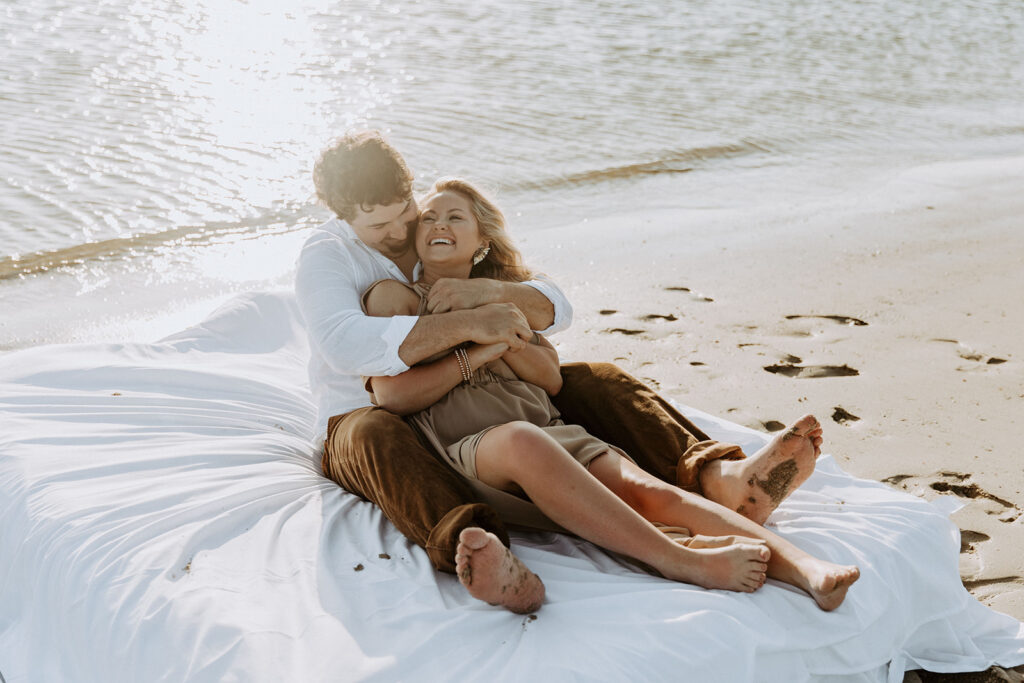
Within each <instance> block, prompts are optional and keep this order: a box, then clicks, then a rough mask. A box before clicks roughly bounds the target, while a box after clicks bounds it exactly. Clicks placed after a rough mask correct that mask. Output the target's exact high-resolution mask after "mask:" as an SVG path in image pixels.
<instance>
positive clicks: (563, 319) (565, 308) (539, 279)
mask: <svg viewBox="0 0 1024 683" xmlns="http://www.w3.org/2000/svg"><path fill="white" fill-rule="evenodd" d="M523 284H524V285H529V286H530V287H533V288H534V289H536V290H537V291H538V292H540V293H541V294H543V295H544V296H546V297H547V298H548V301H550V302H551V303H552V305H554V307H555V319H554V322H552V323H551V327H549V328H547V329H546V330H537V332H539V333H540V334H543V335H544V336H545V337H550V336H551V335H553V334H555V333H556V332H562V331H564V330H567V329H569V325H571V324H572V304H570V303H569V299H568V298H567V297H566V296H565V294H564V293H563V292H562V290H561V289H560V288H559V287H558V285H556V284H555V283H554V281H553V280H552V279H551V278H549V277H548V276H546V275H540V274H537V275H534V276H533V279H532V280H527V281H526V282H524V283H523Z"/></svg>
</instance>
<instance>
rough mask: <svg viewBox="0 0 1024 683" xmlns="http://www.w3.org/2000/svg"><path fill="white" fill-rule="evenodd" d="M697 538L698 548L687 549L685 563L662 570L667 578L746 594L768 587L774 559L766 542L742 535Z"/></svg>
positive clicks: (678, 563)
mask: <svg viewBox="0 0 1024 683" xmlns="http://www.w3.org/2000/svg"><path fill="white" fill-rule="evenodd" d="M694 538H695V539H700V540H697V541H696V542H695V543H696V545H697V546H698V547H697V548H694V547H692V546H688V547H686V548H685V550H686V552H687V553H688V555H687V556H684V557H683V558H682V561H677V562H676V563H675V564H672V565H670V566H668V567H661V568H659V571H660V572H661V574H662V575H663V576H664V577H665V578H667V579H672V580H674V581H682V582H684V583H692V584H696V585H698V586H703V587H704V588H720V589H724V590H731V591H739V592H742V593H753V592H754V591H756V590H757V589H758V588H760V587H761V586H763V585H764V582H765V580H766V578H767V572H768V560H769V559H770V558H771V551H770V550H769V549H768V546H767V544H765V542H764V541H761V540H758V539H756V538H740V537H738V536H737V537H733V536H700V537H696V536H695V537H694ZM734 540H735V541H738V542H734ZM704 544H707V545H704Z"/></svg>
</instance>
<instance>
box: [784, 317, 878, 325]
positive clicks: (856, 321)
mask: <svg viewBox="0 0 1024 683" xmlns="http://www.w3.org/2000/svg"><path fill="white" fill-rule="evenodd" d="M800 318H818V319H819V320H831V321H832V322H835V323H839V324H840V325H849V326H851V327H867V323H866V322H864V321H863V320H861V319H860V318H852V317H850V316H848V315H787V316H786V320H799V319H800Z"/></svg>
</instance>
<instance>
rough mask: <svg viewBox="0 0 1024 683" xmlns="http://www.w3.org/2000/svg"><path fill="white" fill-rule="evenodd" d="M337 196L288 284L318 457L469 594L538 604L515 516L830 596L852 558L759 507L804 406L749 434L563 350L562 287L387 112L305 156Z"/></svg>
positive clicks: (772, 503)
mask: <svg viewBox="0 0 1024 683" xmlns="http://www.w3.org/2000/svg"><path fill="white" fill-rule="evenodd" d="M314 180H315V183H316V188H317V194H318V196H319V198H320V199H321V201H323V202H324V203H325V204H326V205H327V206H328V207H329V208H330V209H331V210H332V211H334V213H335V214H336V215H337V218H334V219H332V220H330V221H328V222H327V223H325V224H323V225H322V226H320V227H319V228H318V229H316V230H315V231H314V233H313V235H312V236H311V237H310V238H309V240H308V241H307V242H306V244H305V246H304V247H303V250H302V254H301V256H300V257H299V264H298V272H297V276H296V293H297V298H298V302H299V306H300V309H301V311H302V315H303V317H304V319H305V322H306V326H307V330H308V332H309V335H310V349H311V354H312V357H311V360H310V380H311V387H312V389H313V392H314V395H315V397H316V399H317V401H318V409H319V427H320V429H321V431H322V435H323V437H324V455H323V460H322V466H323V471H324V474H325V475H326V476H328V477H330V478H331V479H332V480H334V481H335V482H337V483H338V484H339V485H341V486H342V487H344V488H345V489H347V490H348V491H350V492H352V493H355V494H357V495H359V496H361V497H363V498H365V499H367V500H369V501H371V502H373V503H375V504H377V505H378V506H380V508H381V509H382V510H383V512H384V514H385V515H386V516H387V517H388V519H390V520H391V521H392V523H394V524H395V526H396V527H397V528H398V529H399V530H400V531H401V532H402V533H404V534H405V535H406V536H407V537H408V538H409V539H410V540H411V541H413V542H414V543H416V544H417V545H419V546H421V547H423V548H425V549H426V551H427V553H428V556H429V557H430V560H431V562H432V564H433V566H434V567H435V568H436V569H438V570H440V571H446V572H454V573H456V574H457V575H458V578H459V581H460V582H461V583H462V585H464V586H465V587H466V589H467V590H468V591H469V592H470V594H471V595H473V596H474V597H476V598H478V599H480V600H484V601H486V602H488V603H491V604H496V605H501V606H503V607H505V608H507V609H509V610H512V611H514V612H520V613H527V612H532V611H534V610H536V609H538V608H540V606H541V604H542V603H543V599H544V585H543V582H542V580H541V577H538V576H537V575H535V574H534V573H533V572H531V571H530V570H529V569H528V568H527V567H526V566H525V565H524V564H523V563H522V562H521V561H520V560H519V559H518V558H517V557H516V556H515V555H514V554H513V553H512V552H511V550H510V549H509V536H508V532H507V529H506V525H512V524H514V525H518V526H521V527H526V528H542V529H556V530H561V531H563V532H569V533H573V534H576V535H578V536H580V537H582V538H585V539H587V540H589V541H591V542H593V543H595V544H597V545H599V546H601V547H602V548H605V549H606V550H609V551H612V552H615V553H619V554H621V555H624V556H626V557H629V558H632V559H634V560H636V561H638V562H641V563H643V564H644V565H646V566H647V567H648V568H650V569H651V570H653V571H655V572H657V573H659V574H660V575H662V576H664V577H665V578H667V579H671V580H674V581H682V582H686V583H691V584H696V585H699V586H703V587H705V588H715V589H726V590H733V591H745V592H752V591H755V590H757V589H758V588H760V587H761V586H762V585H763V584H764V582H765V580H766V578H768V577H770V578H774V579H777V580H780V581H783V582H786V583H788V584H791V585H793V586H796V587H798V588H800V589H802V590H804V591H805V592H806V593H807V594H808V595H809V596H810V597H811V598H813V599H814V600H815V602H816V603H817V605H818V606H819V607H820V608H821V609H824V610H832V609H835V608H836V607H838V606H839V605H840V604H841V603H842V601H843V599H844V597H845V596H846V592H847V590H848V589H849V588H850V586H851V585H852V584H853V583H854V582H855V581H856V580H857V579H858V577H859V575H860V574H859V570H858V569H857V567H855V566H846V565H837V564H833V563H830V562H826V561H824V560H821V559H819V558H816V557H813V556H811V555H809V554H808V553H806V552H804V551H802V550H800V549H799V548H797V547H796V546H795V545H793V544H792V543H790V542H788V541H786V540H785V539H783V538H781V537H779V536H778V535H776V534H774V533H772V532H771V531H769V530H767V529H765V528H764V526H763V524H764V522H765V520H766V519H767V518H768V516H769V515H770V514H771V512H772V511H773V510H774V509H775V508H776V507H777V506H778V505H779V503H780V502H781V501H782V500H783V499H784V498H785V497H786V496H788V495H789V494H790V493H791V492H792V491H794V490H795V489H796V488H797V487H798V486H800V484H801V483H803V482H804V481H806V480H807V478H808V477H809V476H810V475H811V473H812V472H813V470H814V465H815V459H816V458H817V456H818V455H819V453H820V449H821V443H822V430H821V426H820V425H819V423H818V421H817V420H816V419H815V418H814V417H812V416H810V415H807V416H804V417H802V418H800V419H799V420H797V421H796V422H795V423H793V424H792V425H790V426H789V427H788V428H787V429H786V430H785V431H783V432H781V433H780V434H779V435H777V436H776V437H775V438H774V439H773V440H772V441H771V442H770V443H769V444H768V445H767V446H765V447H764V448H763V449H762V450H760V451H758V452H757V453H754V454H753V455H750V456H747V455H746V454H744V453H743V452H742V450H741V449H740V448H739V447H738V446H735V445H733V444H727V443H721V442H717V441H714V440H712V439H710V438H709V437H708V436H707V435H706V434H704V433H703V432H701V431H700V430H699V429H698V428H697V427H696V426H695V425H693V424H692V423H691V422H690V421H689V420H687V419H686V418H685V417H684V416H683V415H681V414H680V413H679V412H678V411H677V410H676V409H675V408H674V407H673V406H672V405H671V404H670V403H668V402H667V401H665V400H664V399H662V398H661V397H659V396H657V395H656V394H654V393H653V392H652V391H651V390H650V389H649V388H647V387H646V386H644V385H643V384H641V383H640V382H639V381H637V380H635V379H634V378H632V377H630V376H629V375H628V374H626V373H625V372H623V371H622V370H620V369H619V368H617V367H615V366H614V365H611V364H607V363H593V364H591V363H571V364H566V365H560V363H559V359H558V354H557V353H556V351H555V349H554V347H553V346H552V345H551V344H550V343H549V342H548V341H547V337H548V336H549V335H551V334H554V333H556V332H558V331H560V330H563V329H565V328H566V327H568V325H569V322H570V320H571V317H572V310H571V307H570V305H569V303H568V301H567V300H566V298H565V296H564V294H563V293H562V292H561V290H560V289H559V288H558V287H557V286H556V285H555V284H554V283H553V282H552V281H551V280H550V279H548V278H546V277H544V276H541V275H537V274H534V273H531V272H530V270H529V269H528V268H527V266H526V265H525V264H524V263H523V262H522V258H521V256H520V253H519V251H518V250H517V249H516V247H515V246H514V244H513V242H512V241H511V239H510V238H509V236H508V234H507V233H506V231H505V222H504V217H503V215H502V213H501V211H500V209H499V208H498V207H497V206H496V205H495V204H494V203H493V202H492V201H490V200H489V199H488V198H487V197H486V196H484V195H483V194H482V193H481V192H480V191H479V190H478V189H476V188H475V187H474V186H473V185H471V184H470V183H468V182H466V181H464V180H460V179H456V178H442V179H439V180H438V181H436V182H435V183H434V184H433V186H432V187H431V188H430V190H429V191H428V192H427V194H426V195H425V196H423V197H421V198H419V199H415V198H414V197H413V194H412V174H411V173H410V172H409V169H408V168H407V167H406V165H405V162H404V161H403V159H402V157H401V156H400V155H399V154H398V152H397V151H395V150H394V149H393V148H392V147H391V146H390V145H389V144H388V143H387V142H386V141H385V140H384V139H383V138H382V137H381V136H380V134H378V133H376V132H372V131H365V132H358V133H352V134H349V135H346V136H345V137H343V138H341V139H340V140H339V141H337V142H336V143H335V144H334V145H333V146H332V147H330V148H329V149H327V150H326V151H325V152H324V153H323V154H322V155H321V157H320V159H319V160H318V162H317V164H316V167H315V169H314Z"/></svg>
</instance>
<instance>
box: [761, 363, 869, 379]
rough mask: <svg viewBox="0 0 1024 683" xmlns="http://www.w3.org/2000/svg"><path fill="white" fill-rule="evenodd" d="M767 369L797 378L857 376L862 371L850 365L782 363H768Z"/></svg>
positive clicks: (777, 373)
mask: <svg viewBox="0 0 1024 683" xmlns="http://www.w3.org/2000/svg"><path fill="white" fill-rule="evenodd" d="M764 369H765V370H767V371H768V372H770V373H772V374H774V375H782V376H783V377H793V378H795V379H818V378H821V377H856V376H857V375H859V374H860V371H859V370H857V369H855V368H851V367H850V366H849V365H792V364H789V363H780V364H778V365H766V366H765V368H764Z"/></svg>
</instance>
